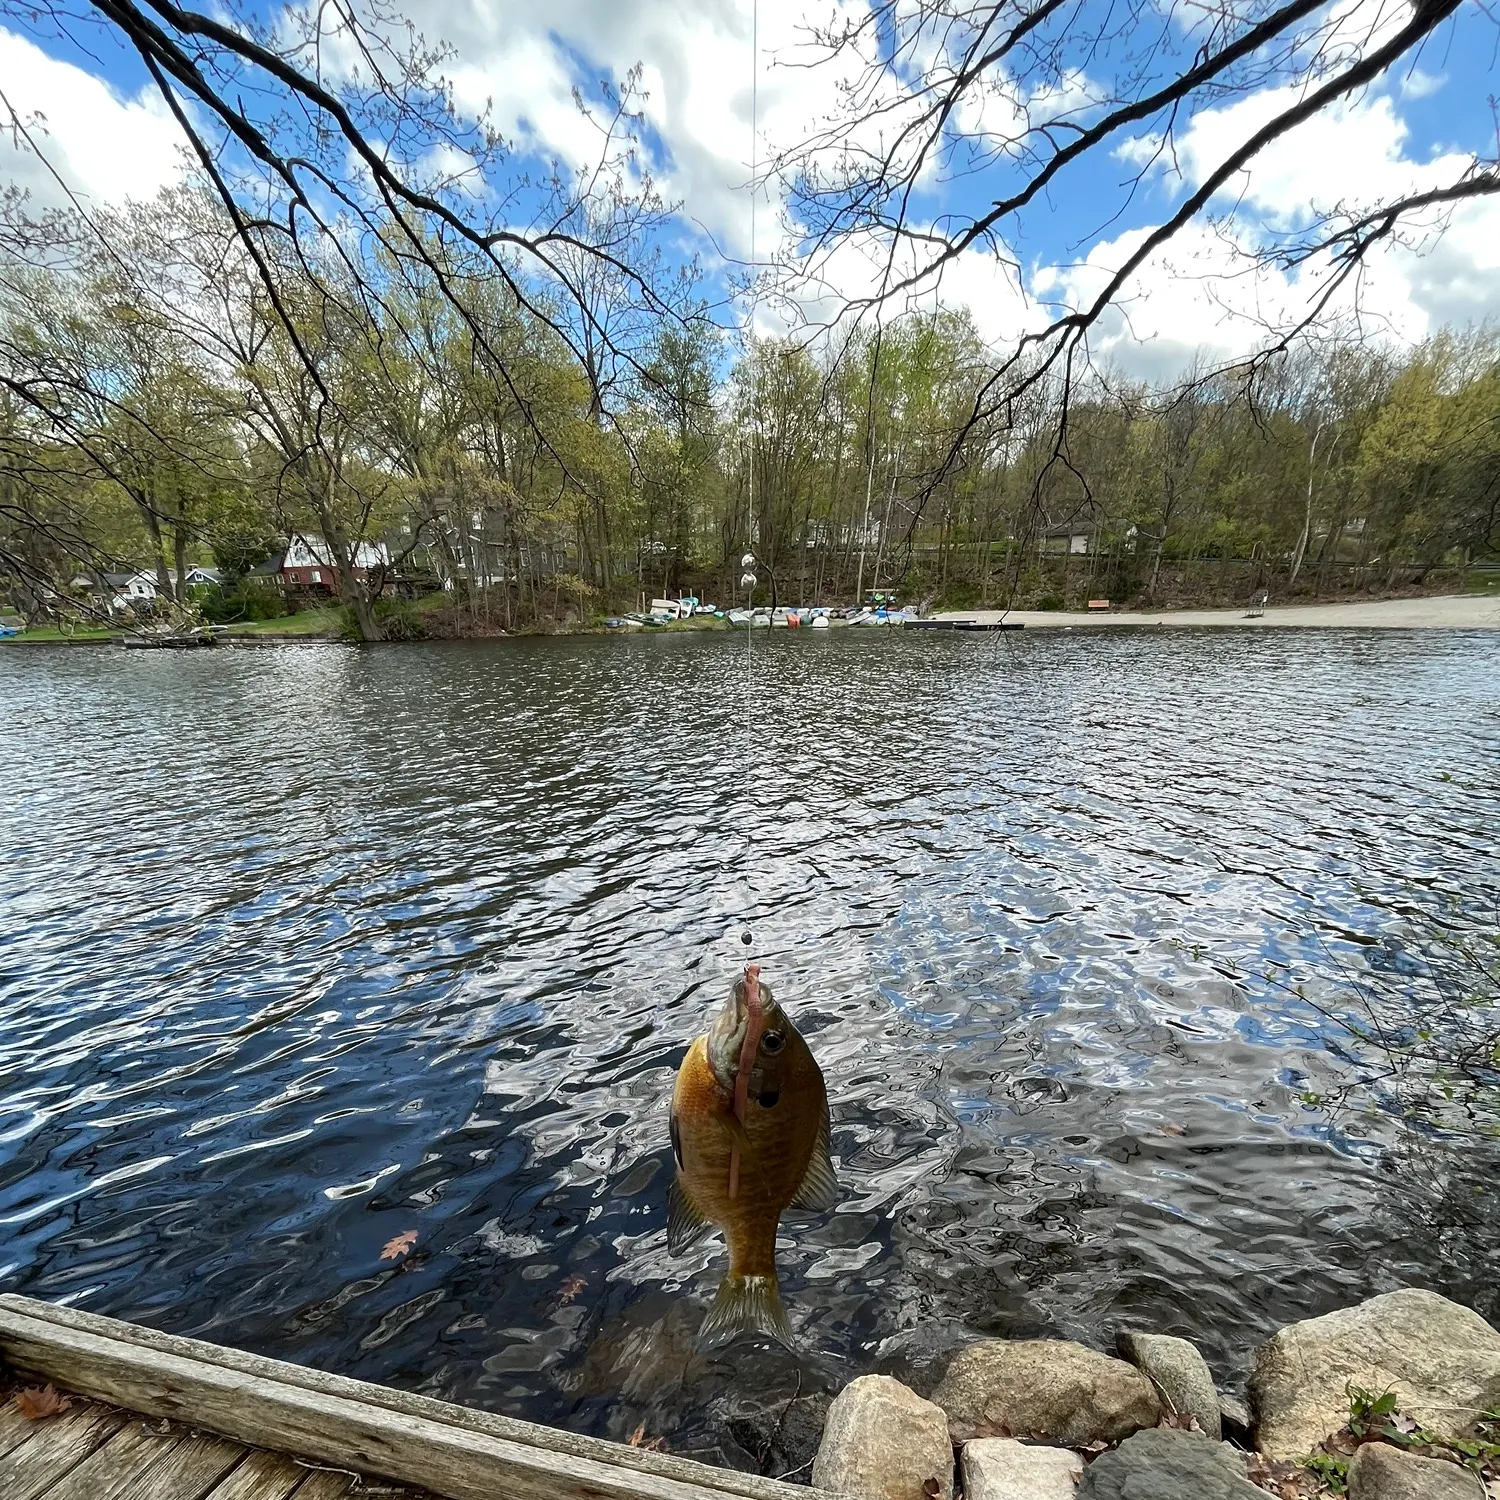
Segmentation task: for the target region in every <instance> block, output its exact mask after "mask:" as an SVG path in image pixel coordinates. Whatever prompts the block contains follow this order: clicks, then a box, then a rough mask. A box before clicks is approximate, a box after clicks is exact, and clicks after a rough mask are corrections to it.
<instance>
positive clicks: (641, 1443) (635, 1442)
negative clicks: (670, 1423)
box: [625, 1422, 667, 1453]
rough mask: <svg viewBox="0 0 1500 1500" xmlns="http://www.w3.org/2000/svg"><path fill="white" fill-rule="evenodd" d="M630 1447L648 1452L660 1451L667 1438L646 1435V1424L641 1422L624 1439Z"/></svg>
mask: <svg viewBox="0 0 1500 1500" xmlns="http://www.w3.org/2000/svg"><path fill="white" fill-rule="evenodd" d="M625 1441H626V1442H627V1443H629V1444H630V1446H631V1447H632V1448H643V1449H645V1450H646V1452H648V1453H660V1452H661V1450H662V1449H663V1448H664V1447H665V1446H666V1443H667V1440H666V1439H665V1438H662V1437H654V1438H648V1437H647V1436H646V1424H645V1423H644V1422H642V1423H641V1425H640V1426H639V1427H637V1428H636V1430H635V1431H634V1432H632V1433H631V1434H630V1436H629V1437H628V1438H626V1439H625Z"/></svg>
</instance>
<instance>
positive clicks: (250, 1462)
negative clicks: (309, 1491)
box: [207, 1452, 307, 1500]
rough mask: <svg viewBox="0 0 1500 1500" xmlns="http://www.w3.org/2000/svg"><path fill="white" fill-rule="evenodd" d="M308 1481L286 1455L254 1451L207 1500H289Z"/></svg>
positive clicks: (219, 1484)
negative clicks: (304, 1481) (303, 1482)
mask: <svg viewBox="0 0 1500 1500" xmlns="http://www.w3.org/2000/svg"><path fill="white" fill-rule="evenodd" d="M306 1478H307V1470H306V1469H304V1468H301V1467H299V1466H298V1465H297V1464H296V1463H294V1462H293V1461H292V1460H291V1459H290V1458H288V1457H287V1456H286V1454H284V1453H266V1452H251V1453H248V1454H246V1455H245V1460H244V1462H243V1463H241V1464H239V1465H237V1466H236V1468H235V1469H234V1470H233V1472H231V1473H230V1474H228V1475H226V1476H225V1477H224V1478H223V1479H221V1480H220V1481H219V1483H218V1484H217V1485H216V1486H215V1487H214V1488H213V1489H212V1490H210V1491H209V1492H208V1496H207V1500H290V1497H291V1494H292V1492H293V1491H294V1490H295V1489H296V1488H297V1487H298V1485H300V1484H301V1483H302V1481H303V1480H304V1479H306Z"/></svg>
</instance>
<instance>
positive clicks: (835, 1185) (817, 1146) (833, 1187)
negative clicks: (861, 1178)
mask: <svg viewBox="0 0 1500 1500" xmlns="http://www.w3.org/2000/svg"><path fill="white" fill-rule="evenodd" d="M830 1128H831V1127H830V1125H829V1120H828V1111H827V1110H826V1109H825V1110H824V1111H823V1123H822V1124H821V1125H820V1126H819V1127H818V1138H817V1140H815V1141H814V1142H813V1151H812V1160H811V1161H809V1162H808V1164H807V1171H806V1172H805V1173H804V1174H803V1176H802V1185H801V1186H800V1187H799V1188H798V1189H797V1194H796V1196H795V1197H794V1198H793V1199H792V1201H791V1203H790V1205H788V1206H789V1207H791V1208H800V1209H801V1210H802V1211H803V1212H804V1213H810V1214H822V1213H827V1212H828V1210H829V1209H830V1208H837V1207H838V1203H839V1180H838V1178H837V1177H836V1176H835V1175H834V1171H833V1157H832V1156H831V1155H830V1154H829V1149H828V1148H829V1132H830Z"/></svg>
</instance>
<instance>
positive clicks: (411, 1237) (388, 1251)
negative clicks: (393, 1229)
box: [380, 1229, 417, 1260]
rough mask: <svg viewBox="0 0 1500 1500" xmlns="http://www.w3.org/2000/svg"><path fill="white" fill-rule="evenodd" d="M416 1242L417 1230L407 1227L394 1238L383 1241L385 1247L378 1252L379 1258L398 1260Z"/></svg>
mask: <svg viewBox="0 0 1500 1500" xmlns="http://www.w3.org/2000/svg"><path fill="white" fill-rule="evenodd" d="M416 1243H417V1231H416V1230H415V1229H408V1230H407V1231H406V1232H405V1233H404V1234H398V1235H397V1236H396V1237H395V1238H394V1239H390V1240H387V1241H386V1242H385V1249H384V1250H382V1251H381V1252H380V1258H381V1260H400V1259H401V1257H402V1256H403V1255H405V1254H406V1253H407V1251H409V1250H410V1249H411V1247H412V1246H413V1245H415V1244H416Z"/></svg>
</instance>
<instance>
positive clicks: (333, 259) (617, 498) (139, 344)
mask: <svg viewBox="0 0 1500 1500" xmlns="http://www.w3.org/2000/svg"><path fill="white" fill-rule="evenodd" d="M94 227H95V228H98V229H99V230H100V231H101V233H99V234H95V233H93V232H90V233H88V234H84V235H80V236H78V243H79V245H80V246H81V247H82V248H80V249H78V251H77V253H76V254H75V253H71V252H70V253H69V254H68V255H66V256H63V255H59V256H56V257H52V258H49V257H46V256H41V257H38V258H35V259H33V261H32V262H31V263H30V264H11V263H10V262H8V261H7V262H6V263H5V266H4V270H5V275H4V276H0V348H3V350H4V358H5V361H6V363H7V366H8V369H7V373H8V375H9V376H10V377H11V381H12V383H11V385H10V386H9V387H7V388H6V391H7V392H8V394H7V393H0V493H3V501H4V503H3V504H0V556H3V557H4V558H5V559H6V568H7V571H8V576H0V596H5V597H7V598H8V599H9V600H11V601H12V602H13V603H14V604H15V605H16V607H17V608H18V609H19V610H21V612H23V613H24V614H26V615H27V616H28V617H41V616H43V615H45V614H47V613H48V611H49V610H51V611H54V612H55V610H56V608H57V605H56V602H55V601H56V600H58V599H59V598H68V597H70V596H69V593H68V585H69V583H70V580H71V579H72V578H73V577H74V576H76V574H78V573H79V572H80V571H98V570H107V571H116V570H119V569H123V568H124V567H126V566H129V567H136V566H143V565H144V566H154V565H155V564H156V562H157V560H158V559H160V560H162V562H164V564H165V566H166V568H167V570H168V572H169V573H173V574H175V573H177V572H178V571H179V569H180V568H181V566H182V565H184V564H185V563H186V562H187V561H189V560H191V559H192V558H195V557H201V556H203V555H204V550H205V549H212V551H213V554H214V556H215V559H216V560H217V562H218V565H219V567H220V569H221V571H222V573H223V575H224V589H223V591H222V593H221V595H219V596H217V597H215V598H214V599H212V600H211V601H210V603H209V605H208V612H209V613H210V614H211V616H212V617H213V618H217V619H240V620H243V619H248V618H253V617H255V616H257V615H259V614H261V613H262V610H263V607H264V606H257V605H255V604H254V603H253V602H252V601H251V600H250V599H249V598H248V596H244V598H243V607H241V605H240V603H239V602H238V601H239V600H240V599H241V597H242V596H241V593H240V590H239V589H238V587H237V585H238V583H239V580H240V579H241V578H243V577H244V576H245V575H246V574H247V573H248V571H249V569H250V568H251V567H253V566H254V565H255V564H256V563H257V562H259V561H260V560H262V559H263V558H265V557H267V556H269V555H271V554H272V553H273V552H274V551H275V550H276V549H277V548H279V547H281V546H283V545H285V544H286V542H287V541H288V539H289V537H290V535H291V533H293V532H302V533H305V534H306V535H308V536H309V537H311V538H312V539H313V540H314V542H315V543H316V544H318V545H319V546H321V547H322V549H323V550H324V553H325V555H328V556H330V557H337V558H339V559H341V560H342V571H343V573H344V578H343V582H342V584H341V597H343V598H345V599H346V601H348V602H353V603H354V604H356V605H357V608H356V611H355V612H356V615H357V616H358V617H359V618H362V619H364V620H365V621H366V623H367V627H369V628H370V629H371V630H372V631H373V629H374V628H375V626H371V625H370V622H371V620H372V619H374V620H375V621H376V624H377V625H378V618H377V616H376V615H372V613H371V609H370V607H369V606H370V605H371V602H372V601H371V600H370V598H369V597H368V595H369V593H371V592H373V586H372V585H371V584H370V583H368V582H367V581H366V580H365V579H364V578H363V577H362V576H361V573H360V571H359V570H360V569H362V568H363V564H361V563H358V562H353V561H351V559H353V558H354V557H355V555H356V554H357V552H358V549H359V548H360V547H361V546H362V545H364V546H368V545H371V544H375V543H384V544H385V545H386V546H387V547H388V549H389V553H390V555H391V557H392V559H393V565H394V566H395V567H397V568H399V569H400V570H401V572H402V573H403V574H404V579H405V581H406V582H407V583H411V582H412V581H413V579H416V578H428V577H430V578H431V579H432V580H433V581H435V583H436V584H438V585H440V586H441V587H442V588H443V590H444V593H445V595H446V596H447V598H448V600H449V601H450V602H451V605H452V607H453V608H454V609H455V610H458V611H467V613H468V615H469V616H470V617H471V619H472V620H473V622H474V623H475V625H476V627H478V626H480V625H483V626H484V627H486V628H489V627H494V628H506V629H510V628H514V627H515V626H517V625H525V624H528V623H537V622H542V623H552V622H556V621H560V620H565V619H567V618H568V617H569V616H570V615H571V616H573V617H579V616H587V615H589V614H595V613H606V612H609V611H612V610H620V609H628V608H633V607H637V606H638V604H639V602H640V599H641V596H642V595H644V596H646V597H647V598H649V597H651V596H653V595H655V594H658V593H668V594H674V593H679V592H683V593H687V592H692V593H697V594H698V595H700V597H707V598H713V599H715V600H717V602H720V603H724V604H730V603H739V602H743V594H742V591H741V590H740V589H739V587H738V580H739V576H740V568H739V565H738V560H739V557H740V555H741V554H742V553H743V552H745V551H750V552H752V553H753V554H754V555H755V557H756V559H757V563H758V567H757V569H756V571H757V574H758V576H759V580H760V581H759V586H758V589H757V594H756V597H757V600H758V601H759V602H770V601H774V602H777V603H786V604H796V603H819V602H840V601H844V602H847V601H849V600H852V599H853V598H854V597H855V596H856V595H857V594H859V593H862V592H864V591H866V590H869V589H880V588H895V589H898V590H899V591H900V592H901V595H902V597H903V598H910V599H932V600H934V601H935V602H937V603H939V604H944V605H948V606H950V607H956V608H963V609H970V608H976V607H985V606H994V605H1016V606H1026V605H1036V606H1037V607H1041V608H1065V607H1067V605H1068V604H1073V605H1075V606H1076V605H1079V604H1081V603H1082V601H1083V600H1085V599H1087V598H1090V597H1109V598H1111V599H1112V600H1114V601H1115V602H1117V603H1127V602H1129V601H1131V600H1133V599H1136V598H1151V599H1156V600H1158V601H1159V602H1161V603H1187V602H1200V601H1205V600H1206V601H1208V602H1218V603H1231V602H1240V601H1242V600H1244V599H1245V598H1248V596H1249V594H1250V593H1251V592H1252V591H1253V590H1254V589H1255V588H1258V587H1261V586H1262V585H1264V586H1268V587H1270V588H1271V589H1272V592H1273V594H1274V593H1278V592H1295V593H1320V592H1321V593H1338V592H1350V591H1354V590H1361V589H1363V590H1394V589H1398V588H1401V587H1404V586H1406V585H1407V584H1408V583H1409V582H1411V581H1412V580H1413V579H1416V578H1421V579H1424V580H1425V581H1426V585H1427V586H1431V585H1432V583H1433V582H1434V580H1435V579H1436V577H1437V574H1436V573H1435V572H1434V571H1433V570H1437V569H1447V570H1449V571H1450V572H1451V573H1453V574H1455V575H1459V574H1462V573H1463V571H1464V570H1465V569H1466V568H1467V569H1469V570H1470V574H1471V576H1477V575H1476V574H1474V571H1473V568H1472V564H1474V563H1475V562H1478V561H1482V560H1484V559H1486V558H1494V557H1495V556H1497V555H1500V536H1497V534H1496V530H1497V516H1496V512H1495V511H1494V505H1493V499H1492V495H1491V491H1492V489H1493V476H1494V474H1495V473H1496V472H1497V471H1500V334H1497V331H1496V330H1494V329H1479V330H1474V331H1471V332H1469V333H1466V334H1462V335H1459V334H1441V335H1438V336H1435V337H1434V338H1432V339H1430V340H1428V341H1427V342H1426V343H1425V344H1423V345H1422V346H1420V347H1419V348H1417V349H1415V350H1412V351H1410V353H1409V354H1407V355H1405V356H1401V357H1398V356H1396V355H1393V354H1390V353H1381V352H1378V351H1372V350H1369V349H1364V348H1334V349H1332V350H1331V351H1327V352H1324V351H1321V350H1320V351H1318V352H1313V353H1304V354H1301V355H1297V356H1289V357H1285V358H1278V359H1275V360H1271V361H1270V362H1268V363H1267V364H1266V366H1265V368H1264V369H1263V370H1262V371H1261V372H1260V373H1259V374H1258V375H1256V376H1255V383H1254V385H1253V387H1247V386H1246V384H1245V383H1244V382H1245V380H1246V378H1248V377H1245V376H1244V375H1237V376H1234V377H1228V376H1225V377H1218V378H1213V379H1206V380H1204V381H1202V382H1200V383H1197V384H1196V385H1194V386H1193V387H1192V388H1191V389H1188V390H1182V389H1176V390H1165V389H1160V390H1158V389H1150V388H1148V387H1146V386H1144V385H1138V386H1131V385H1129V384H1120V383H1118V382H1113V381H1112V382H1110V383H1108V384H1106V383H1105V382H1103V381H1095V380H1094V379H1093V378H1092V376H1090V375H1089V374H1088V373H1087V372H1086V371H1084V372H1080V374H1079V376H1078V379H1077V381H1076V383H1075V384H1074V386H1073V387H1072V389H1071V390H1070V391H1068V392H1067V396H1068V399H1067V401H1066V403H1064V401H1063V396H1064V392H1063V390H1062V388H1061V387H1060V386H1058V385H1057V384H1056V383H1052V382H1047V381H1038V382H1035V383H1032V384H1028V385H1027V386H1026V388H1025V390H1024V391H1023V392H1022V393H1021V394H1019V395H1018V396H1017V397H1016V398H1015V399H1014V400H1011V401H1007V402H1005V403H1002V404H1001V405H1000V406H999V407H996V406H994V404H993V403H991V402H987V401H986V400H985V399H984V397H983V393H984V392H985V391H986V389H987V383H988V382H990V381H991V379H992V377H993V376H994V373H995V367H994V360H995V355H994V353H993V352H992V351H991V350H989V349H988V348H987V347H986V346H985V343H984V341H983V340H982V339H980V337H979V335H978V333H977V332H976V330H975V328H974V326H973V323H972V321H971V320H970V319H969V317H968V316H967V315H966V314H963V313H956V312H951V311H938V312H920V313H918V312H914V313H912V314H910V315H909V316H906V317H903V318H901V319H898V320H894V321H892V322H890V323H888V324H886V325H885V326H884V328H883V330H882V332H881V334H880V335H879V337H878V338H877V337H876V336H875V335H874V334H873V332H872V331H870V330H859V331H857V332H855V333H854V334H852V335H851V336H850V337H849V338H848V339H847V341H845V342H844V343H842V344H838V343H837V342H836V341H833V340H830V341H829V342H827V343H826V344H824V345H819V346H813V347H809V346H808V345H807V344H806V342H805V341H803V340H799V339H796V338H788V339H779V340H778V339H753V340H751V342H750V344H749V346H748V348H745V349H743V350H742V351H740V352H739V353H738V355H737V356H735V357H733V358H731V357H730V354H729V351H728V350H727V347H726V345H725V343H724V341H723V338H722V335H721V333H720V332H719V331H718V330H716V329H714V328H713V327H712V325H711V324H710V323H709V322H708V320H707V319H706V317H702V316H697V317H689V318H687V319H686V320H685V321H683V322H677V321H675V320H673V321H666V320H663V321H659V322H653V321H652V319H651V318H650V317H648V316H646V315H645V314H643V313H642V312H641V309H640V308H639V307H638V306H636V305H635V304H633V303H632V302H631V300H630V299H629V298H623V299H622V298H621V297H620V296H618V293H619V291H620V289H619V287H618V286H613V287H611V286H610V285H606V284H604V283H601V284H600V285H599V286H598V287H594V288H592V289H591V290H590V291H589V292H588V296H589V297H590V299H591V306H592V307H593V308H594V310H595V312H596V314H597V316H598V317H599V318H600V319H601V320H603V322H602V323H601V325H600V327H601V329H602V327H603V325H604V323H607V324H608V325H609V327H610V329H611V331H612V334H613V335H628V337H629V339H630V340H631V347H632V351H633V352H632V355H631V357H630V358H629V359H617V358H615V357H614V356H613V355H611V354H607V353H602V352H601V351H600V350H599V349H598V348H597V347H596V345H595V341H593V340H586V341H585V343H586V345H587V347H585V348H583V349H577V348H570V347H569V345H568V344H567V343H566V342H565V341H564V340H563V339H562V338H561V337H560V336H559V333H558V331H557V330H556V329H555V328H554V327H553V326H551V325H550V324H549V322H548V321H547V309H546V308H545V307H544V306H543V305H542V304H541V303H537V304H534V305H533V306H532V307H528V306H527V305H526V303H525V301H524V299H520V300H518V298H517V296H516V295H515V292H514V289H513V288H510V287H508V286H507V285H506V284H505V282H504V279H503V278H501V277H499V276H496V275H495V274H493V267H490V268H489V269H486V267H485V265H484V264H482V263H481V262H480V261H478V260H476V259H475V258H474V257H473V256H472V255H470V254H469V252H467V251H465V250H463V249H462V248H460V247H459V246H457V245H451V244H450V245H444V244H439V243H434V244H431V245H427V246H425V247H424V249H425V250H426V251H427V252H429V254H430V259H429V258H428V256H424V255H412V256H402V257H396V256H394V255H390V254H387V253H386V252H384V251H377V252H376V254H377V258H378V261H379V263H378V265H375V266H373V267H366V268H365V270H366V271H367V272H368V273H369V274H372V275H374V276H375V277H376V279H377V280H378V283H379V287H380V292H379V295H378V296H374V297H371V296H368V295H362V288H361V285H360V283H359V276H358V275H356V274H355V271H354V270H353V269H352V268H350V267H347V266H345V265H343V264H342V263H341V261H340V260H339V257H338V256H337V255H334V254H332V253H331V252H330V254H329V255H328V258H327V260H326V261H322V260H319V261H318V262H317V263H316V264H312V263H309V262H304V261H301V260H299V259H298V258H297V257H296V256H295V255H293V254H291V253H290V252H288V251H287V250H286V249H285V248H284V247H283V248H281V249H276V250H275V251H274V253H273V252H272V251H271V250H269V249H268V251H267V255H268V256H269V259H267V260H266V261H265V263H264V264H263V265H262V266H259V267H256V266H253V265H252V264H251V263H250V262H249V261H248V260H247V258H246V256H245V254H244V252H243V248H242V246H241V245H240V244H239V242H238V240H237V237H236V235H235V234H234V233H233V231H232V228H231V227H230V226H229V225H228V224H227V222H226V221H225V219H224V216H223V212H222V209H221V207H220V206H219V205H218V204H217V203H216V201H215V200H214V198H213V197H212V196H211V195H209V194H205V193H204V192H202V191H201V189H200V188H199V187H195V186H188V187H183V188H176V189H172V190H170V191H168V192H166V193H164V194H163V195H162V196H161V197H160V198H159V199H158V200H156V201H155V202H152V203H150V204H144V205H136V206H132V207H129V208H126V209H122V210H118V211H112V210H107V209H106V210H101V213H100V215H99V216H98V220H97V223H96V225H95V226H94ZM3 258H4V252H3V250H0V259H3ZM267 279H269V280H270V282H271V283H272V285H274V287H275V301H274V302H272V300H271V299H270V297H269V295H268V290H267V286H266V280H267ZM606 280H607V278H606ZM460 284H461V285H462V286H463V288H464V298H465V301H466V304H467V305H468V306H469V308H470V311H471V312H472V313H473V316H472V317H465V316H463V315H462V314H461V313H460V312H459V311H458V310H457V309H456V308H455V307H454V305H453V302H452V300H451V299H450V298H449V297H448V296H447V295H445V293H444V291H443V287H444V286H445V285H446V286H448V287H450V288H451V287H452V286H455V285H460ZM184 289H191V293H190V294H186V295H185V294H184ZM363 290H368V288H364V289H363ZM309 363H310V364H312V365H313V366H314V367H315V369H316V376H315V377H314V376H313V375H311V374H310V373H309V370H308V365H309ZM20 392H26V393H28V394H27V396H25V397H24V398H23V397H22V396H21V395H19V394H18V393H20ZM976 405H977V406H978V407H979V409H980V410H981V411H984V412H986V413H987V415H985V416H984V417H983V418H982V419H981V420H979V421H978V422H977V424H972V418H973V414H974V412H975V410H976ZM1065 414H1066V415H1065ZM960 433H963V434H965V436H964V438H963V440H962V442H961V443H959V446H958V448H957V449H955V446H954V444H955V441H956V440H957V435H958V434H960ZM1062 523H1066V524H1067V525H1068V526H1070V527H1079V528H1081V529H1082V531H1083V532H1084V533H1086V534H1087V536H1088V550H1087V552H1086V553H1084V554H1078V555H1069V556H1065V557H1054V556H1043V555H1042V548H1041V545H1040V543H1041V535H1040V534H1041V533H1045V532H1046V531H1048V530H1049V529H1051V528H1052V527H1053V526H1054V525H1055V524H1057V525H1060V524H1062ZM575 581H576V582H575ZM391 628H392V631H393V632H396V633H400V634H405V633H406V632H408V630H409V629H410V626H409V623H408V622H406V621H405V620H404V618H403V617H399V616H398V617H394V618H393V619H392V626H391Z"/></svg>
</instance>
